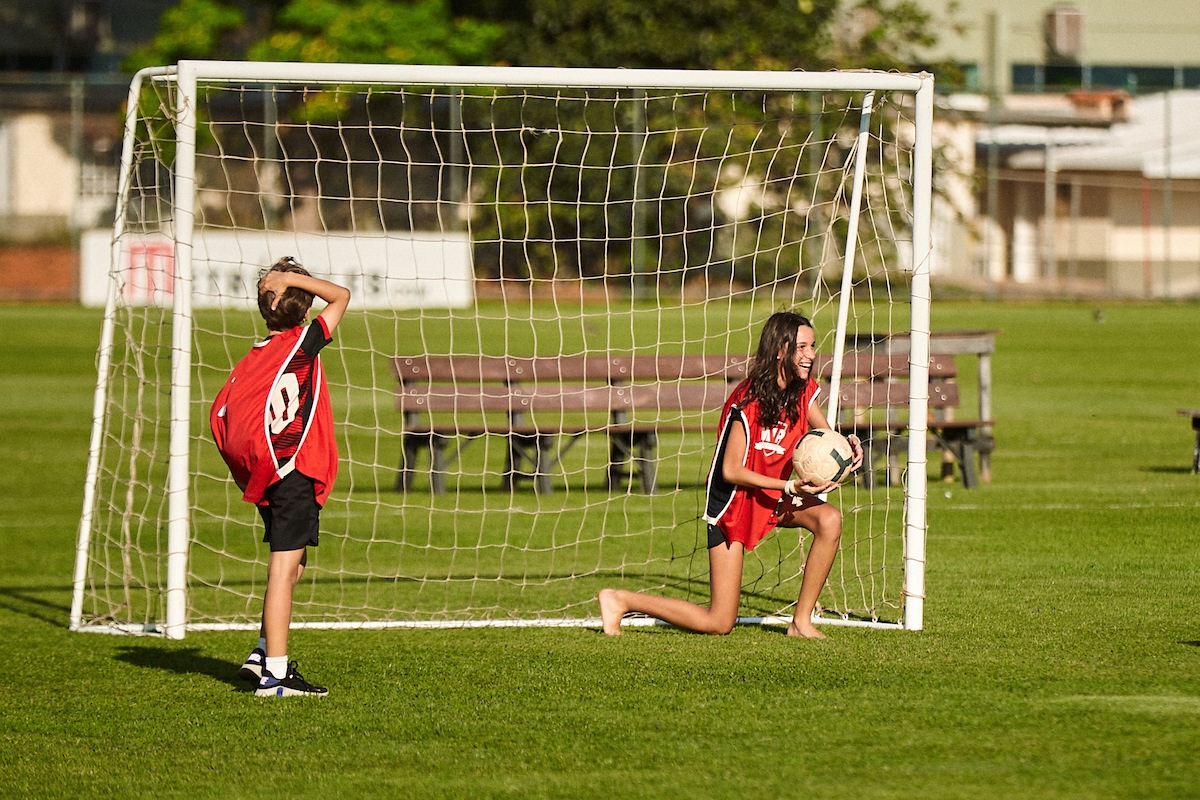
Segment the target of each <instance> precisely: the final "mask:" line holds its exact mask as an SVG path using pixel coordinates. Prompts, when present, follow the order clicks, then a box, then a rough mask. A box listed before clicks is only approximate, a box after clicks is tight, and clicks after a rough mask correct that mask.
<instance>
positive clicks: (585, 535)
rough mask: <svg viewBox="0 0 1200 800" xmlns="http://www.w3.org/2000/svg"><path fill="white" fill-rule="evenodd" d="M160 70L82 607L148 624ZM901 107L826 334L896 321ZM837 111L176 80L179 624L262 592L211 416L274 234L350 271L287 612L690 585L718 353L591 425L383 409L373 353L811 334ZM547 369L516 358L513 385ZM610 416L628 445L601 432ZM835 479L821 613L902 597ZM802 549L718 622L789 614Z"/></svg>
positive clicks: (159, 404) (403, 608)
mask: <svg viewBox="0 0 1200 800" xmlns="http://www.w3.org/2000/svg"><path fill="white" fill-rule="evenodd" d="M174 93H175V87H174V84H173V83H172V82H170V81H163V80H159V81H154V82H152V83H150V84H149V85H148V86H147V87H146V88H145V89H144V90H143V92H142V98H141V101H140V105H139V113H138V119H137V125H136V129H135V130H134V131H132V135H133V136H134V161H133V165H132V172H131V174H130V178H131V180H130V185H129V189H128V192H127V193H126V194H125V196H124V197H122V198H120V202H121V204H122V211H123V214H122V217H121V218H122V219H123V226H121V227H119V228H118V236H117V237H116V240H115V243H114V248H113V251H114V256H113V265H114V266H113V278H114V280H115V287H116V288H115V290H114V292H115V305H113V307H112V308H111V309H110V313H111V315H112V318H113V321H114V341H113V347H112V351H111V357H110V361H109V364H110V366H109V368H108V370H107V372H106V375H105V376H102V378H103V379H105V380H106V381H107V393H106V401H105V408H104V415H103V436H102V440H101V449H100V454H99V471H98V474H97V479H96V482H95V497H96V501H95V507H94V511H93V514H92V518H91V525H90V530H89V531H88V536H89V541H90V544H89V546H88V550H87V556H86V557H87V578H86V586H85V597H84V607H83V624H85V625H134V626H136V625H144V626H151V627H152V626H155V625H157V624H160V623H161V620H162V618H163V609H164V604H165V599H164V597H165V579H166V575H165V573H166V559H165V555H164V554H165V552H166V515H167V503H166V500H165V497H166V491H165V487H166V472H167V463H168V428H169V419H170V393H171V368H170V363H171V327H172V318H171V309H170V302H171V292H172V280H173V269H174V263H173V256H172V254H173V244H172V237H173V235H174V231H173V224H172V220H173V216H172V215H173V206H174V203H175V198H174V196H173V184H172V172H171V165H172V163H173V160H174V152H175V138H174V137H175V119H174V114H175V112H174V109H175V106H176V99H175V97H174ZM911 101H912V97H911V95H902V94H897V95H891V94H885V93H877V94H876V95H875V102H874V113H873V115H872V116H871V119H870V126H869V138H868V144H869V149H868V153H867V159H866V163H867V173H866V176H865V187H864V192H863V203H862V218H861V222H860V225H859V230H858V237H859V248H858V251H857V253H856V254H855V257H854V260H853V264H854V267H853V276H854V277H853V282H852V293H853V294H852V298H851V304H850V310H851V314H850V318H849V320H848V325H847V347H848V348H849V349H860V350H868V351H870V350H871V349H872V348H880V347H883V346H885V344H886V342H887V341H888V340H889V338H890V337H892V336H895V335H897V334H903V333H905V332H907V329H908V320H909V309H908V286H907V267H908V266H909V265H908V264H907V263H906V258H907V254H908V252H909V246H910V245H909V242H908V241H907V239H908V237H909V236H910V233H909V230H910V226H911V222H910V203H911V194H912V187H911V185H910V183H911V182H910V178H909V174H910V168H911V158H912V149H911V138H912V102H911ZM861 103H862V95H861V93H858V94H854V93H838V92H774V93H772V92H749V91H701V90H694V91H676V90H671V91H654V90H644V91H643V90H636V91H635V90H624V91H616V90H603V89H591V90H585V89H578V88H566V87H562V88H551V89H542V90H536V91H535V90H525V89H510V88H504V87H487V86H475V87H469V88H461V89H444V88H443V89H431V88H425V87H415V88H414V87H396V86H375V85H370V84H362V85H340V86H331V85H321V86H315V87H314V86H304V85H294V84H287V83H269V84H264V83H261V82H259V83H253V84H241V85H239V84H236V83H221V84H202V85H201V87H200V92H199V95H198V100H197V104H198V105H197V107H198V119H199V125H198V133H197V146H196V149H197V155H196V165H195V172H196V193H195V222H196V227H195V256H194V264H193V270H194V288H193V304H194V306H195V311H194V316H193V337H192V385H191V444H190V455H189V459H190V464H191V470H190V474H191V479H190V486H189V491H190V495H191V498H190V502H191V520H190V536H191V539H190V545H189V551H188V562H187V597H188V601H187V608H188V611H187V614H188V624H189V625H190V626H193V627H194V626H205V625H216V626H220V625H230V626H240V625H245V626H248V627H253V626H255V625H257V622H258V618H259V615H260V613H261V603H262V595H263V589H264V587H265V581H266V567H265V565H266V556H267V546H266V545H265V544H263V543H262V542H261V538H262V534H261V522H260V521H259V519H258V516H257V514H256V512H255V509H254V508H253V507H252V506H250V505H249V504H247V503H245V502H243V501H242V500H241V496H240V492H239V490H238V489H237V487H236V486H235V485H234V484H233V482H232V480H231V479H230V476H229V473H228V470H227V469H226V467H225V465H224V463H223V462H222V460H221V458H220V456H219V454H218V453H217V450H216V448H215V446H214V445H213V442H212V439H211V436H210V434H209V431H208V411H209V408H210V406H211V404H212V401H213V398H214V396H215V395H216V393H217V391H218V390H219V389H220V387H221V386H222V384H223V382H224V381H225V379H226V377H227V376H228V374H229V372H230V370H231V368H232V367H233V365H234V364H235V363H236V362H237V360H238V359H240V358H241V357H242V356H243V355H244V354H245V353H246V352H247V350H248V349H249V348H250V346H251V344H252V343H253V342H255V341H257V340H258V339H260V338H261V337H262V335H263V333H264V327H263V325H262V321H261V319H260V318H259V316H258V312H257V309H256V308H255V306H254V305H253V302H252V299H253V287H254V280H255V278H256V276H257V274H258V272H259V271H260V270H261V269H262V268H264V267H266V266H268V265H269V264H271V263H272V262H274V261H275V260H276V259H277V258H279V257H280V256H283V255H293V256H296V257H297V258H298V259H299V260H300V261H301V262H302V263H304V264H305V266H307V267H308V268H309V269H310V270H311V271H312V272H313V273H314V274H316V275H318V276H320V277H327V278H329V279H331V280H334V281H335V282H339V283H344V284H346V285H348V286H349V287H350V288H351V289H352V291H353V293H354V299H353V300H352V302H351V311H350V313H349V314H348V315H347V317H346V318H345V319H344V320H343V322H342V325H341V327H340V328H339V329H338V330H337V333H336V337H335V341H334V343H333V344H332V345H331V346H330V347H328V348H326V349H325V350H324V351H323V354H322V359H323V362H324V365H325V369H326V372H327V379H328V384H329V390H330V396H331V399H332V405H333V409H334V415H335V421H336V426H337V438H338V445H339V450H340V454H341V471H340V474H339V476H338V479H337V482H336V485H335V488H334V492H333V495H332V497H331V498H330V500H329V502H328V504H327V505H326V507H325V508H324V510H323V513H322V516H321V544H320V546H319V547H318V548H316V549H315V550H312V551H310V555H309V568H308V570H307V571H306V573H305V576H304V578H303V580H302V583H301V585H300V586H298V587H297V590H296V595H295V607H294V620H295V621H296V622H297V623H300V624H375V623H380V624H389V623H393V624H409V623H411V624H465V623H497V624H500V623H504V622H508V621H513V620H524V621H535V622H536V621H541V622H554V621H561V620H567V621H570V620H584V619H588V618H593V617H595V616H596V614H597V611H598V609H597V606H596V604H595V596H596V592H597V590H598V589H600V588H601V587H604V586H619V587H624V588H630V589H639V590H649V591H654V592H659V593H663V594H669V595H674V596H679V597H684V598H687V599H691V600H693V601H696V602H700V603H707V599H708V561H707V552H706V531H705V525H704V523H703V521H702V520H701V515H702V513H703V507H704V485H705V479H706V475H707V472H708V468H709V464H710V461H711V459H712V454H713V449H714V445H715V436H716V423H717V418H718V415H719V411H720V406H721V402H722V401H723V399H724V397H725V395H726V394H727V393H728V390H729V389H731V388H732V386H733V385H734V384H733V383H731V382H728V381H727V377H726V376H725V375H721V374H708V375H701V376H694V375H688V376H685V375H683V373H682V372H677V373H676V374H675V375H671V374H670V373H669V372H668V373H667V374H662V368H658V369H659V372H658V374H657V375H651V376H650V377H646V376H645V375H634V376H633V377H632V378H631V379H630V380H627V381H613V380H611V376H610V377H609V378H608V379H604V378H601V379H600V380H599V381H595V382H594V383H596V384H597V385H599V384H604V383H607V384H614V385H616V387H617V388H633V389H637V388H638V387H645V388H646V389H647V390H655V389H661V388H662V387H661V386H660V385H665V386H667V387H668V390H667V391H665V392H664V391H659V392H658V394H659V397H660V400H659V402H657V403H648V404H638V405H635V406H631V407H629V408H624V409H620V410H618V411H617V412H616V414H615V415H614V412H613V410H612V409H610V408H608V407H604V406H597V405H594V406H586V405H585V406H584V407H582V408H577V407H574V406H572V407H568V404H565V403H564V404H562V406H561V408H557V409H556V408H554V407H552V405H553V404H552V403H550V404H547V403H543V404H542V405H537V406H536V407H531V409H530V410H528V412H527V413H520V414H516V415H513V414H510V413H505V412H503V411H496V410H492V409H490V408H488V407H485V404H483V403H482V402H479V403H477V405H476V406H475V407H473V408H472V407H469V406H470V403H469V402H460V403H459V404H458V406H459V407H458V408H457V410H455V411H432V412H414V411H413V410H412V409H411V408H409V407H407V406H406V408H405V412H402V411H401V409H400V407H399V405H398V399H397V398H398V394H397V393H398V388H399V383H398V379H397V374H398V373H397V369H398V367H397V363H398V362H397V361H396V359H397V358H400V359H403V358H405V357H410V358H417V359H424V362H423V363H427V364H432V363H433V362H434V361H436V360H437V359H440V358H442V357H456V358H458V359H459V360H460V361H461V360H462V359H466V360H467V361H468V362H469V361H471V360H472V359H474V360H475V361H476V362H478V363H480V364H482V363H484V361H485V360H487V359H484V358H482V357H500V358H502V359H503V358H508V359H527V358H544V359H546V361H545V362H543V363H546V364H549V363H563V362H565V361H569V360H573V359H577V358H587V357H592V358H595V357H601V358H603V359H608V360H611V359H620V358H632V359H634V360H639V359H640V360H642V362H643V363H646V360H647V359H654V360H656V359H659V358H660V357H667V356H702V355H703V356H720V357H725V358H728V359H732V360H733V361H739V360H740V361H742V362H744V361H745V359H746V358H747V356H748V355H749V354H751V353H752V351H753V349H754V347H755V346H756V344H757V336H758V333H759V331H760V329H761V326H762V323H763V321H764V320H765V319H766V317H767V316H768V315H769V314H770V313H772V312H774V311H776V310H781V309H784V308H796V309H798V310H799V311H801V313H804V314H805V315H807V316H809V317H810V318H812V319H813V320H814V321H815V323H816V328H817V337H818V345H819V348H820V349H821V350H822V351H824V352H827V353H828V352H830V351H832V350H833V331H834V327H835V326H834V323H835V315H836V310H837V301H838V295H839V291H840V289H839V286H840V283H841V273H842V261H843V255H844V247H845V241H846V232H847V230H846V229H847V218H848V203H849V196H850V187H851V185H852V176H851V170H852V167H853V164H854V158H853V150H854V142H855V137H856V135H857V133H858V129H859V119H860V113H859V111H860V108H861ZM488 363H491V362H490V361H489V362H488ZM485 383H486V381H484V380H482V379H480V378H478V377H465V373H464V376H463V377H462V378H461V380H460V381H459V384H458V385H457V390H458V391H459V393H460V394H461V396H462V397H474V396H475V395H477V394H480V393H481V391H482V393H486V388H487V387H485V386H484V384H485ZM592 383H593V381H592V380H591V376H589V377H588V385H589V387H590V385H591V384H592ZM421 385H422V384H421V383H420V382H417V383H416V384H414V386H416V387H417V389H418V390H419V389H420V386H421ZM557 385H558V381H557V380H555V379H553V378H552V377H545V378H544V379H543V378H542V376H540V375H539V376H537V379H536V380H530V381H528V382H526V383H524V384H522V385H521V387H518V388H523V389H528V390H529V391H530V392H531V393H534V394H536V393H537V392H551V391H553V390H554V389H555V387H556V386H557ZM498 386H503V384H498ZM678 386H685V387H686V386H693V387H695V386H703V387H708V388H706V390H705V391H707V392H708V394H707V395H706V398H707V399H706V401H705V402H704V403H703V404H701V405H702V407H687V404H686V403H676V402H674V401H673V399H672V396H671V392H672V391H674V389H671V388H670V387H678ZM713 386H716V387H718V389H717V391H716V394H714V393H713V391H712V389H711V387H713ZM576 388H581V387H576ZM512 389H513V385H512V384H510V385H509V386H508V387H507V388H506V389H505V391H511V390H512ZM606 391H607V390H606ZM675 394H676V395H678V394H679V392H676V393H675ZM714 397H715V400H714ZM664 398H665V399H664ZM619 426H625V427H624V428H622V429H621V430H624V429H625V428H628V429H630V430H637V431H642V432H645V431H650V432H651V433H652V437H651V438H649V439H646V438H645V437H644V436H639V437H637V438H629V439H624V438H622V436H621V435H619V431H617V428H618V427H619ZM414 429H417V430H419V431H421V432H422V433H421V434H420V435H413V434H409V435H408V437H407V438H406V431H412V430H414ZM514 430H517V431H523V432H524V433H522V434H521V435H516V434H510V432H511V431H514ZM539 436H541V437H542V438H541V439H539V438H538V437H539ZM522 437H524V438H522ZM406 441H407V442H408V443H409V445H410V446H409V448H408V449H407V456H408V460H407V463H406V465H405V466H406V467H407V469H406V470H405V473H404V475H403V476H402V475H401V474H400V470H401V462H402V458H403V456H402V454H403V453H405V448H404V446H403V445H404V443H405V442H406ZM539 441H540V442H541V448H540V451H541V452H542V454H543V455H542V459H543V460H542V462H541V464H540V465H538V464H533V465H532V466H531V465H530V464H529V463H526V462H525V461H522V460H521V459H520V457H519V456H518V455H514V448H517V450H518V451H520V450H521V448H524V450H525V451H526V452H530V451H531V450H532V452H534V453H535V456H534V458H535V459H536V458H537V456H536V453H537V452H538V451H539V447H538V443H539ZM431 445H432V446H431ZM435 454H436V456H437V459H438V461H437V463H436V464H434V462H433V457H434V455H435ZM614 454H615V455H614ZM896 455H898V456H899V457H900V459H901V460H903V458H904V454H903V453H896V454H893V453H885V454H884V459H883V460H884V461H886V460H888V459H889V458H891V457H892V456H896ZM435 466H436V467H437V468H436V469H434V467H435ZM529 472H534V473H537V474H535V475H533V476H532V477H526V476H525V475H523V474H522V473H529ZM405 483H406V484H407V486H404V484H405ZM651 484H652V485H651ZM647 489H650V491H647ZM832 499H833V501H834V502H836V503H837V504H838V505H839V506H840V508H841V509H842V511H843V513H844V516H845V530H844V534H843V540H842V546H841V550H840V553H839V555H838V558H837V561H836V563H835V565H834V570H833V572H832V574H831V576H830V579H829V582H828V585H827V587H826V589H825V591H824V592H823V594H822V597H821V607H822V609H823V613H824V614H825V615H827V616H832V617H841V618H846V619H864V620H881V621H884V622H895V621H897V620H899V619H900V618H901V615H902V587H903V564H902V555H903V552H902V551H903V545H902V541H903V491H902V489H901V488H900V487H898V486H889V485H887V482H886V481H880V483H879V485H878V486H876V487H874V488H868V487H866V486H865V485H863V484H862V482H859V483H848V484H847V485H845V486H844V487H843V488H842V489H841V490H840V491H839V492H837V493H836V494H835V495H834V496H833V498H832ZM807 543H808V536H807V534H806V532H804V531H789V530H782V531H778V532H776V533H774V534H772V535H771V536H770V537H769V538H768V539H766V540H765V541H764V542H763V543H762V544H761V545H760V546H759V547H758V548H757V549H756V550H754V551H753V552H752V553H751V554H749V555H748V556H747V559H746V567H745V576H744V592H743V600H742V608H741V613H742V614H743V615H745V616H771V615H790V613H791V611H790V609H791V607H792V605H793V604H794V603H795V601H796V597H797V594H798V590H799V583H800V577H801V574H802V567H803V561H804V555H805V552H806V549H807Z"/></svg>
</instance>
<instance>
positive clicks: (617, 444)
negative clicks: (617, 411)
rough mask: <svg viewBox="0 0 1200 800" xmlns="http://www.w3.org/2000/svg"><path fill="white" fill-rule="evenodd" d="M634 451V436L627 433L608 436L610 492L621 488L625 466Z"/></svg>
mask: <svg viewBox="0 0 1200 800" xmlns="http://www.w3.org/2000/svg"><path fill="white" fill-rule="evenodd" d="M632 451H633V441H632V436H631V435H630V434H627V433H610V434H609V436H608V490H609V491H610V492H612V491H615V490H617V489H620V488H621V481H622V479H623V478H624V477H625V474H626V473H625V464H626V463H627V462H628V461H629V458H630V455H631V454H632Z"/></svg>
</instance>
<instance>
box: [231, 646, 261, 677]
mask: <svg viewBox="0 0 1200 800" xmlns="http://www.w3.org/2000/svg"><path fill="white" fill-rule="evenodd" d="M266 661H267V654H266V653H264V652H263V651H262V648H261V647H256V648H254V649H253V650H251V651H250V655H248V656H246V663H244V664H242V668H241V669H239V670H238V677H239V678H241V679H242V680H244V681H254V682H255V683H258V679H259V678H261V677H262V674H263V664H265V663H266Z"/></svg>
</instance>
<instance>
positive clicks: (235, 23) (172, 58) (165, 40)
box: [125, 0, 246, 72]
mask: <svg viewBox="0 0 1200 800" xmlns="http://www.w3.org/2000/svg"><path fill="white" fill-rule="evenodd" d="M245 24H246V15H245V13H244V12H243V11H242V10H241V9H240V8H238V7H237V6H235V5H233V4H231V3H225V2H221V0H180V3H179V5H177V6H174V7H172V8H169V9H167V10H166V11H165V12H163V15H162V18H161V19H160V20H159V27H158V34H157V35H156V36H155V37H154V40H153V41H151V42H150V44H148V45H146V46H145V47H141V48H138V49H137V50H135V51H134V52H133V53H132V54H131V55H130V57H129V59H128V60H127V61H126V62H125V68H126V69H127V70H129V71H130V72H136V71H137V70H139V69H141V68H142V67H152V66H161V65H164V64H174V63H175V62H176V61H179V60H180V59H187V58H228V57H233V56H234V55H235V51H234V49H233V47H232V44H233V43H232V42H231V41H230V38H229V35H230V34H231V33H233V32H235V31H238V30H240V29H241V28H242V27H243V26H244V25H245Z"/></svg>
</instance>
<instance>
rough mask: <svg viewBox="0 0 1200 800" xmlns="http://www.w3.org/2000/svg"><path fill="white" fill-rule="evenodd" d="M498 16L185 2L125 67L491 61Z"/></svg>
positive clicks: (390, 3) (341, 5)
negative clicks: (220, 61) (214, 61)
mask: <svg viewBox="0 0 1200 800" xmlns="http://www.w3.org/2000/svg"><path fill="white" fill-rule="evenodd" d="M504 36H505V29H504V27H503V26H502V25H501V24H499V23H496V22H492V21H490V20H486V19H478V18H474V17H470V16H460V17H454V16H452V15H451V10H450V4H449V2H447V0H282V2H281V1H280V0H251V2H244V3H234V2H228V1H227V0H181V2H180V4H179V5H178V6H175V7H174V8H171V9H169V10H168V11H167V12H166V13H165V14H163V16H162V19H161V21H160V23H159V31H158V34H157V35H156V36H155V38H154V40H153V41H152V42H151V43H150V44H149V45H147V46H146V47H144V48H141V49H140V50H138V51H136V52H135V53H134V54H133V55H132V56H131V57H130V60H129V62H128V63H127V65H126V66H127V68H132V69H136V68H139V67H142V66H147V65H150V64H171V63H174V62H176V61H178V60H180V59H182V58H248V59H251V60H255V61H268V60H269V61H312V62H364V63H393V64H398V63H402V64H479V63H491V59H492V54H493V53H494V52H495V51H496V49H497V47H498V46H499V44H500V41H501V40H502V39H503V37H504Z"/></svg>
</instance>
